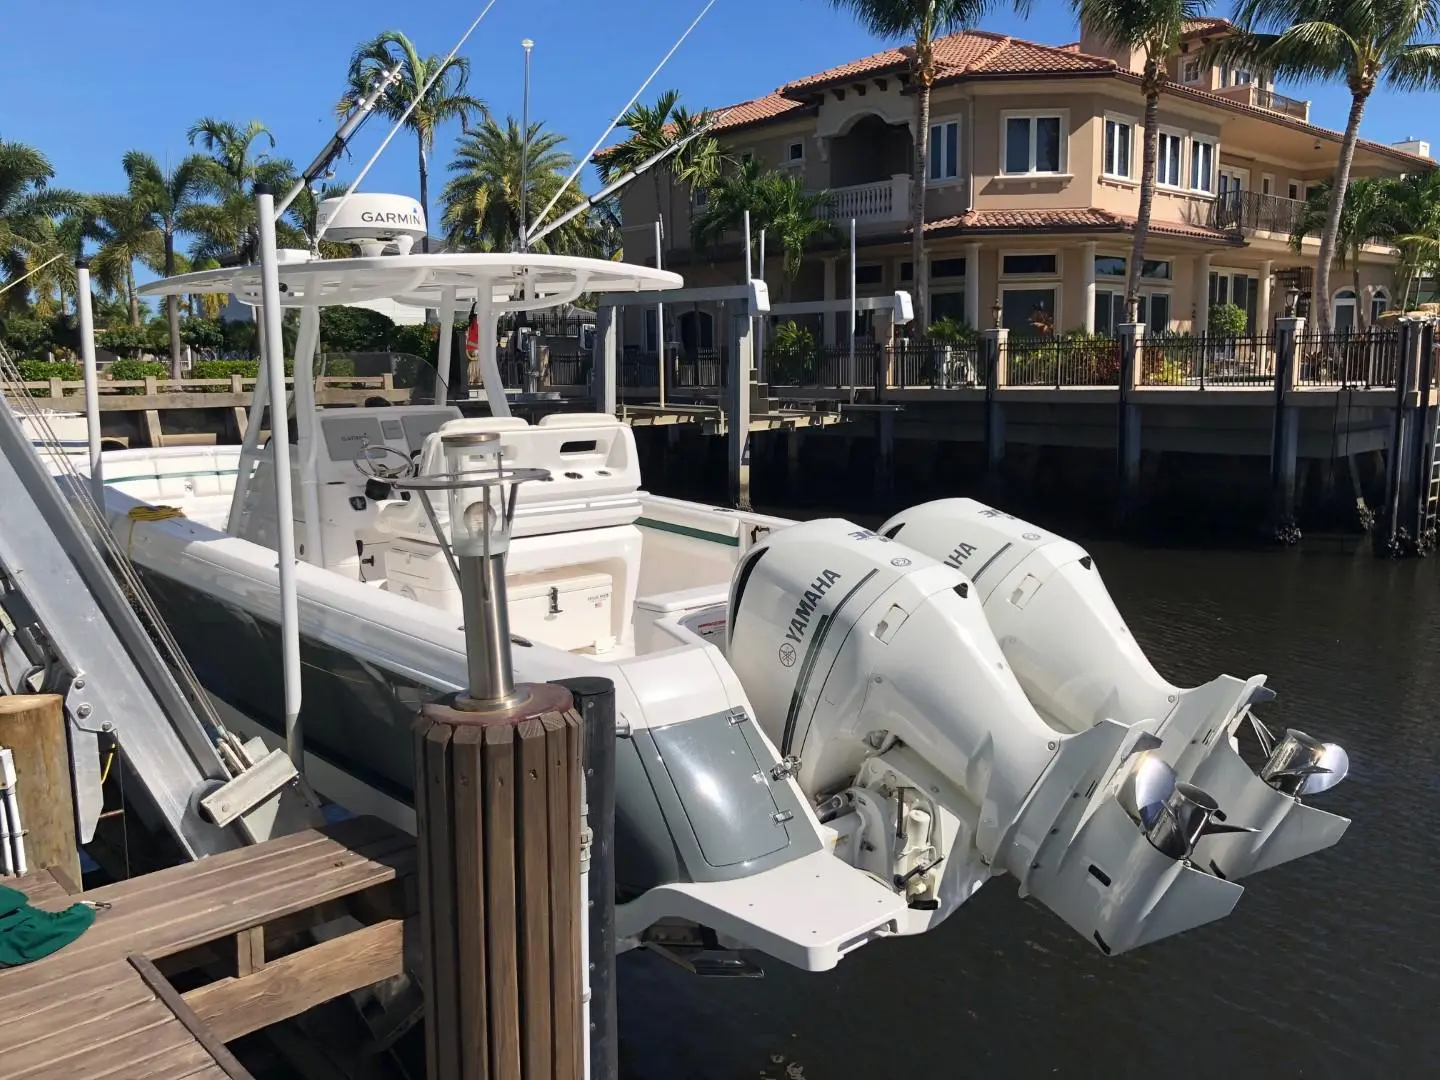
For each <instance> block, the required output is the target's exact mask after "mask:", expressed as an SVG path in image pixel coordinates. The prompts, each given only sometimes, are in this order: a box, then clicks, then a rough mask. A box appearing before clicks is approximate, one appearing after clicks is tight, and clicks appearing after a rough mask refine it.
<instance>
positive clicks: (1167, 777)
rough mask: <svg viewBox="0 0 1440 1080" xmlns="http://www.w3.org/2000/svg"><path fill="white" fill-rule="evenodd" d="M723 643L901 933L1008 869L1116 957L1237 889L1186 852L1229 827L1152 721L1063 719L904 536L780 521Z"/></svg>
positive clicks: (970, 596)
mask: <svg viewBox="0 0 1440 1080" xmlns="http://www.w3.org/2000/svg"><path fill="white" fill-rule="evenodd" d="M727 657H728V659H729V662H730V664H731V666H732V668H733V669H734V671H735V673H736V674H737V675H738V676H739V678H740V681H741V683H742V684H743V686H744V688H745V692H746V695H747V697H748V698H749V700H750V702H751V704H752V706H753V707H754V709H755V712H756V716H757V719H758V720H759V722H760V724H761V726H762V728H763V729H764V730H765V732H766V734H767V735H768V736H769V737H770V739H771V740H772V741H773V742H774V743H776V744H777V746H778V747H779V750H780V753H781V754H782V755H785V761H786V762H787V765H788V767H789V768H790V769H791V770H792V774H793V775H794V776H795V778H796V779H797V781H798V782H799V784H800V787H801V789H802V790H803V791H804V792H805V794H806V795H807V796H808V797H810V798H811V799H812V800H813V801H814V803H815V804H816V805H817V806H818V807H819V813H820V816H821V820H822V821H825V822H826V823H827V824H828V825H829V827H830V828H831V829H833V830H834V831H835V834H836V842H835V848H836V854H837V855H839V856H840V857H841V858H844V859H846V861H849V862H851V863H852V864H853V865H856V866H858V867H860V868H862V869H864V870H867V871H869V872H870V873H871V874H873V875H875V876H876V877H877V878H879V879H880V880H882V881H884V882H886V883H887V884H888V885H890V886H891V887H892V888H894V889H895V890H896V891H897V892H898V893H900V894H901V895H903V896H904V897H905V898H906V899H907V901H908V907H907V913H908V915H909V917H910V921H909V922H908V923H907V924H906V925H904V926H903V927H902V932H910V933H914V932H919V931H921V930H924V929H926V928H928V927H929V926H931V925H934V924H935V923H937V922H939V921H940V920H942V919H944V918H945V917H947V916H948V915H949V914H950V913H951V912H953V911H954V910H955V908H956V907H958V906H959V905H960V904H961V903H963V902H964V901H965V900H966V899H968V898H969V896H970V895H972V894H973V893H974V891H975V890H976V889H977V888H979V887H980V885H982V884H983V883H984V882H985V881H986V880H988V879H989V878H990V877H991V876H993V875H995V874H999V873H1007V872H1008V873H1010V874H1013V875H1014V876H1015V877H1016V878H1017V879H1018V881H1019V882H1020V887H1021V893H1022V895H1026V894H1030V895H1034V896H1035V897H1036V898H1037V899H1039V900H1040V901H1041V902H1043V903H1044V904H1046V905H1047V906H1048V907H1050V908H1051V909H1052V910H1053V911H1055V912H1056V913H1057V914H1059V915H1060V916H1061V918H1063V919H1064V920H1065V921H1066V922H1068V923H1069V924H1070V925H1071V926H1072V927H1074V928H1075V929H1076V930H1078V931H1079V932H1080V933H1081V934H1083V935H1084V936H1085V937H1086V938H1088V939H1090V940H1092V941H1093V942H1094V943H1095V944H1096V945H1097V946H1098V947H1099V948H1101V949H1102V950H1103V951H1105V952H1107V953H1111V952H1114V953H1119V952H1123V951H1125V950H1127V949H1131V948H1134V947H1135V946H1137V945H1142V944H1145V943H1147V942H1150V941H1155V940H1157V939H1159V938H1162V937H1165V936H1167V935H1169V934H1173V933H1177V932H1179V931H1181V930H1186V929H1189V928H1190V927H1193V926H1198V925H1200V924H1202V923H1206V922H1209V921H1211V920H1213V919H1217V918H1221V917H1223V916H1224V915H1226V914H1228V913H1229V912H1230V910H1231V909H1232V908H1233V907H1234V905H1235V903H1236V901H1237V900H1238V898H1239V896H1240V894H1241V892H1242V891H1243V890H1242V889H1241V887H1240V886H1238V885H1236V884H1234V883H1233V882H1228V881H1225V880H1223V879H1222V878H1220V877H1218V876H1214V875H1212V874H1208V873H1205V872H1203V871H1201V870H1198V869H1196V868H1195V867H1194V866H1193V865H1192V864H1191V862H1190V856H1191V854H1192V852H1193V849H1194V847H1195V845H1196V844H1197V843H1199V842H1200V841H1201V839H1202V838H1204V837H1209V836H1211V835H1212V834H1214V833H1216V832H1217V831H1221V830H1224V829H1226V828H1228V826H1225V825H1224V824H1222V823H1221V821H1220V817H1221V812H1220V808H1219V806H1218V804H1217V801H1216V800H1215V799H1213V798H1212V797H1211V796H1210V795H1208V794H1206V792H1204V791H1202V790H1200V789H1199V788H1196V787H1194V786H1192V785H1190V784H1186V783H1182V782H1180V781H1179V780H1178V778H1177V777H1176V775H1175V772H1174V770H1173V769H1172V768H1171V767H1170V766H1169V765H1168V764H1167V763H1166V762H1164V761H1163V760H1160V759H1159V758H1157V757H1156V756H1155V748H1156V747H1158V745H1159V741H1158V740H1157V739H1155V738H1154V736H1153V735H1151V734H1150V733H1149V732H1148V731H1147V730H1145V727H1146V726H1145V725H1143V724H1140V725H1135V726H1133V727H1129V726H1126V725H1123V724H1119V723H1116V722H1113V721H1111V720H1108V719H1102V720H1100V721H1099V722H1098V723H1095V724H1093V725H1090V726H1089V727H1087V728H1086V729H1085V730H1084V731H1080V732H1073V733H1070V732H1061V731H1057V730H1056V729H1055V728H1054V727H1053V726H1051V725H1050V724H1049V723H1047V722H1046V720H1045V719H1044V718H1043V717H1041V716H1040V715H1039V714H1038V713H1037V712H1036V710H1035V708H1034V706H1033V705H1032V704H1031V703H1030V701H1029V700H1028V699H1027V698H1026V696H1025V692H1024V691H1023V690H1022V689H1021V687H1020V685H1019V683H1017V682H1016V680H1015V676H1014V675H1013V674H1012V672H1011V669H1010V664H1009V662H1008V661H1007V660H1006V658H1005V655H1004V653H1003V652H1002V651H1001V648H1000V645H999V643H998V642H997V641H996V640H995V636H994V634H992V633H991V629H990V626H989V624H988V623H987V621H986V618H985V613H984V611H983V609H982V605H981V602H980V598H979V596H978V595H977V592H976V590H975V588H974V586H973V585H972V583H971V582H970V580H969V579H968V578H966V576H965V575H964V574H962V573H960V572H959V571H958V570H955V569H954V568H953V567H949V566H945V565H944V564H943V563H941V562H939V561H937V560H935V559H932V558H929V557H928V556H926V555H924V554H921V553H920V552H917V551H914V550H912V549H910V548H909V547H907V546H906V545H904V544H902V543H896V542H891V541H889V540H887V539H886V538H885V537H883V536H880V535H878V534H876V533H874V532H871V531H869V530H866V529H862V528H860V527H859V526H857V525H854V524H851V523H850V522H847V521H840V520H833V519H832V520H822V521H812V522H807V523H804V524H799V525H794V526H791V527H789V528H786V529H783V530H781V531H779V532H777V533H774V534H772V535H771V536H769V537H768V538H766V539H765V540H763V541H762V542H761V543H759V544H758V545H756V546H755V547H754V548H752V549H751V550H750V551H749V552H747V553H746V555H745V557H744V559H743V560H742V562H741V563H740V565H739V566H738V567H737V569H736V573H735V577H734V582H733V584H732V587H731V598H730V620H729V628H728V649H727Z"/></svg>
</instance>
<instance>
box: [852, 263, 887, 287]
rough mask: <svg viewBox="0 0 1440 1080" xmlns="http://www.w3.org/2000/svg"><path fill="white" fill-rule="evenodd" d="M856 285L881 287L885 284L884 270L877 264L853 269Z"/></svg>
mask: <svg viewBox="0 0 1440 1080" xmlns="http://www.w3.org/2000/svg"><path fill="white" fill-rule="evenodd" d="M855 284H856V285H883V284H885V268H884V267H883V266H881V265H880V264H879V263H870V264H869V265H868V266H866V265H861V266H857V267H856V268H855Z"/></svg>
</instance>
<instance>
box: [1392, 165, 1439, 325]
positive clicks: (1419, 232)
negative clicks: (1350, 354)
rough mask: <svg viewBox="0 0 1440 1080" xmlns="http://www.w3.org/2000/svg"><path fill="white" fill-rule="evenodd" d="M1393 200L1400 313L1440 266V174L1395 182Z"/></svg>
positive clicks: (1427, 172) (1414, 175) (1411, 176)
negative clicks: (1421, 282) (1401, 279)
mask: <svg viewBox="0 0 1440 1080" xmlns="http://www.w3.org/2000/svg"><path fill="white" fill-rule="evenodd" d="M1391 198H1392V200H1393V203H1394V207H1395V228H1396V235H1395V236H1394V238H1393V240H1394V243H1395V244H1396V245H1397V246H1398V247H1399V248H1400V267H1399V269H1400V272H1401V274H1402V275H1403V277H1404V281H1405V284H1404V287H1403V289H1402V290H1401V294H1400V306H1401V310H1408V309H1409V306H1410V290H1411V288H1412V287H1413V286H1415V285H1416V284H1417V283H1418V282H1419V279H1420V278H1421V277H1422V276H1424V275H1427V274H1428V275H1433V274H1435V272H1436V267H1437V265H1440V173H1437V172H1434V171H1433V170H1430V169H1426V170H1425V171H1423V172H1413V173H1406V174H1405V175H1404V176H1402V177H1400V178H1399V179H1398V180H1396V181H1394V182H1393V184H1392V187H1391Z"/></svg>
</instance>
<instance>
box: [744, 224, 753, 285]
mask: <svg viewBox="0 0 1440 1080" xmlns="http://www.w3.org/2000/svg"><path fill="white" fill-rule="evenodd" d="M751 269H752V268H751V266H750V211H749V210H746V211H745V282H746V284H749V282H750V279H751V278H752V277H754V276H755V275H754V274H753V273H751Z"/></svg>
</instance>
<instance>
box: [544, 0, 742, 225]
mask: <svg viewBox="0 0 1440 1080" xmlns="http://www.w3.org/2000/svg"><path fill="white" fill-rule="evenodd" d="M714 6H715V0H707V2H706V4H705V6H704V7H703V8H701V9H700V14H699V15H696V16H695V18H694V20H693V21H692V22H691V23H690V25H689V26H687V27H686V28H685V32H684V33H683V34H681V35H680V37H679V40H677V41H676V42H675V44H674V45H671V46H670V51H669V52H667V53H666V54H665V55H664V56H663V57H661V59H660V63H658V64H656V65H655V70H654V71H652V72H650V74H649V75H648V76H647V77H646V79H645V81H644V82H643V83H641V84H640V89H638V90H636V91H635V93H634V95H632V96H631V98H630V100H629V101H627V102H626V103H625V107H624V108H623V109H621V110H620V111H619V112H618V113H616V114H615V119H613V120H611V121H610V124H609V126H608V127H606V128H605V130H604V131H602V132H601V133H600V137H599V138H598V139H596V140H595V145H594V146H592V147H590V149H589V150H588V151H586V153H585V156H584V157H582V158H581V159H580V161H579V163H578V164H577V165H576V166H575V170H574V171H573V172H572V173H571V174H570V175H569V176H567V177H566V178H565V183H563V184H561V185H560V188H559V190H558V191H556V192H555V194H554V195H553V196H551V198H550V201H549V203H547V204H546V206H545V209H544V210H541V211H540V213H539V214H538V215H536V217H535V221H534V223H533V224H532V225H531V226H530V228H529V229H527V230H526V235H527V236H529V237H530V240H531V242H532V243H533V242H534V240H535V239H536V238H535V236H534V235H533V234H534V230H535V229H536V228H538V227H539V225H540V223H541V222H542V221H544V220H545V218H546V217H548V216H549V214H550V211H551V210H554V209H555V204H556V203H558V202H559V201H560V198H561V196H563V195H564V194H565V191H566V189H568V188H569V187H570V185H571V184H573V183H574V182H575V178H576V177H578V176H579V175H580V173H581V171H582V170H583V169H584V168H585V166H586V165H588V164H590V159H591V158H593V157H594V156H595V151H597V150H599V149H600V146H601V144H602V143H603V142H604V141H605V140H606V139H608V138H609V137H610V132H612V131H614V130H615V126H616V125H617V124H619V123H620V120H621V118H622V117H624V115H625V114H626V113H627V112H629V111H630V107H631V106H632V105H634V104H635V102H637V101H639V100H640V95H641V94H643V93H645V90H646V88H647V87H648V86H649V85H650V84H651V83H652V82H654V81H655V76H657V75H659V74H660V72H661V70H662V69H663V68H664V67H665V65H666V64H668V63H669V62H670V58H671V57H672V56H674V55H675V53H676V52H677V51H679V49H680V46H681V45H683V44H685V39H686V38H688V37H689V36H690V34H691V32H692V31H693V30H694V29H695V27H697V26H699V25H700V20H701V19H703V18H705V16H706V15H708V14H709V12H710V9H711V8H712V7H714ZM547 231H548V230H547ZM540 235H542V236H543V235H544V233H542V234H540Z"/></svg>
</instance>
